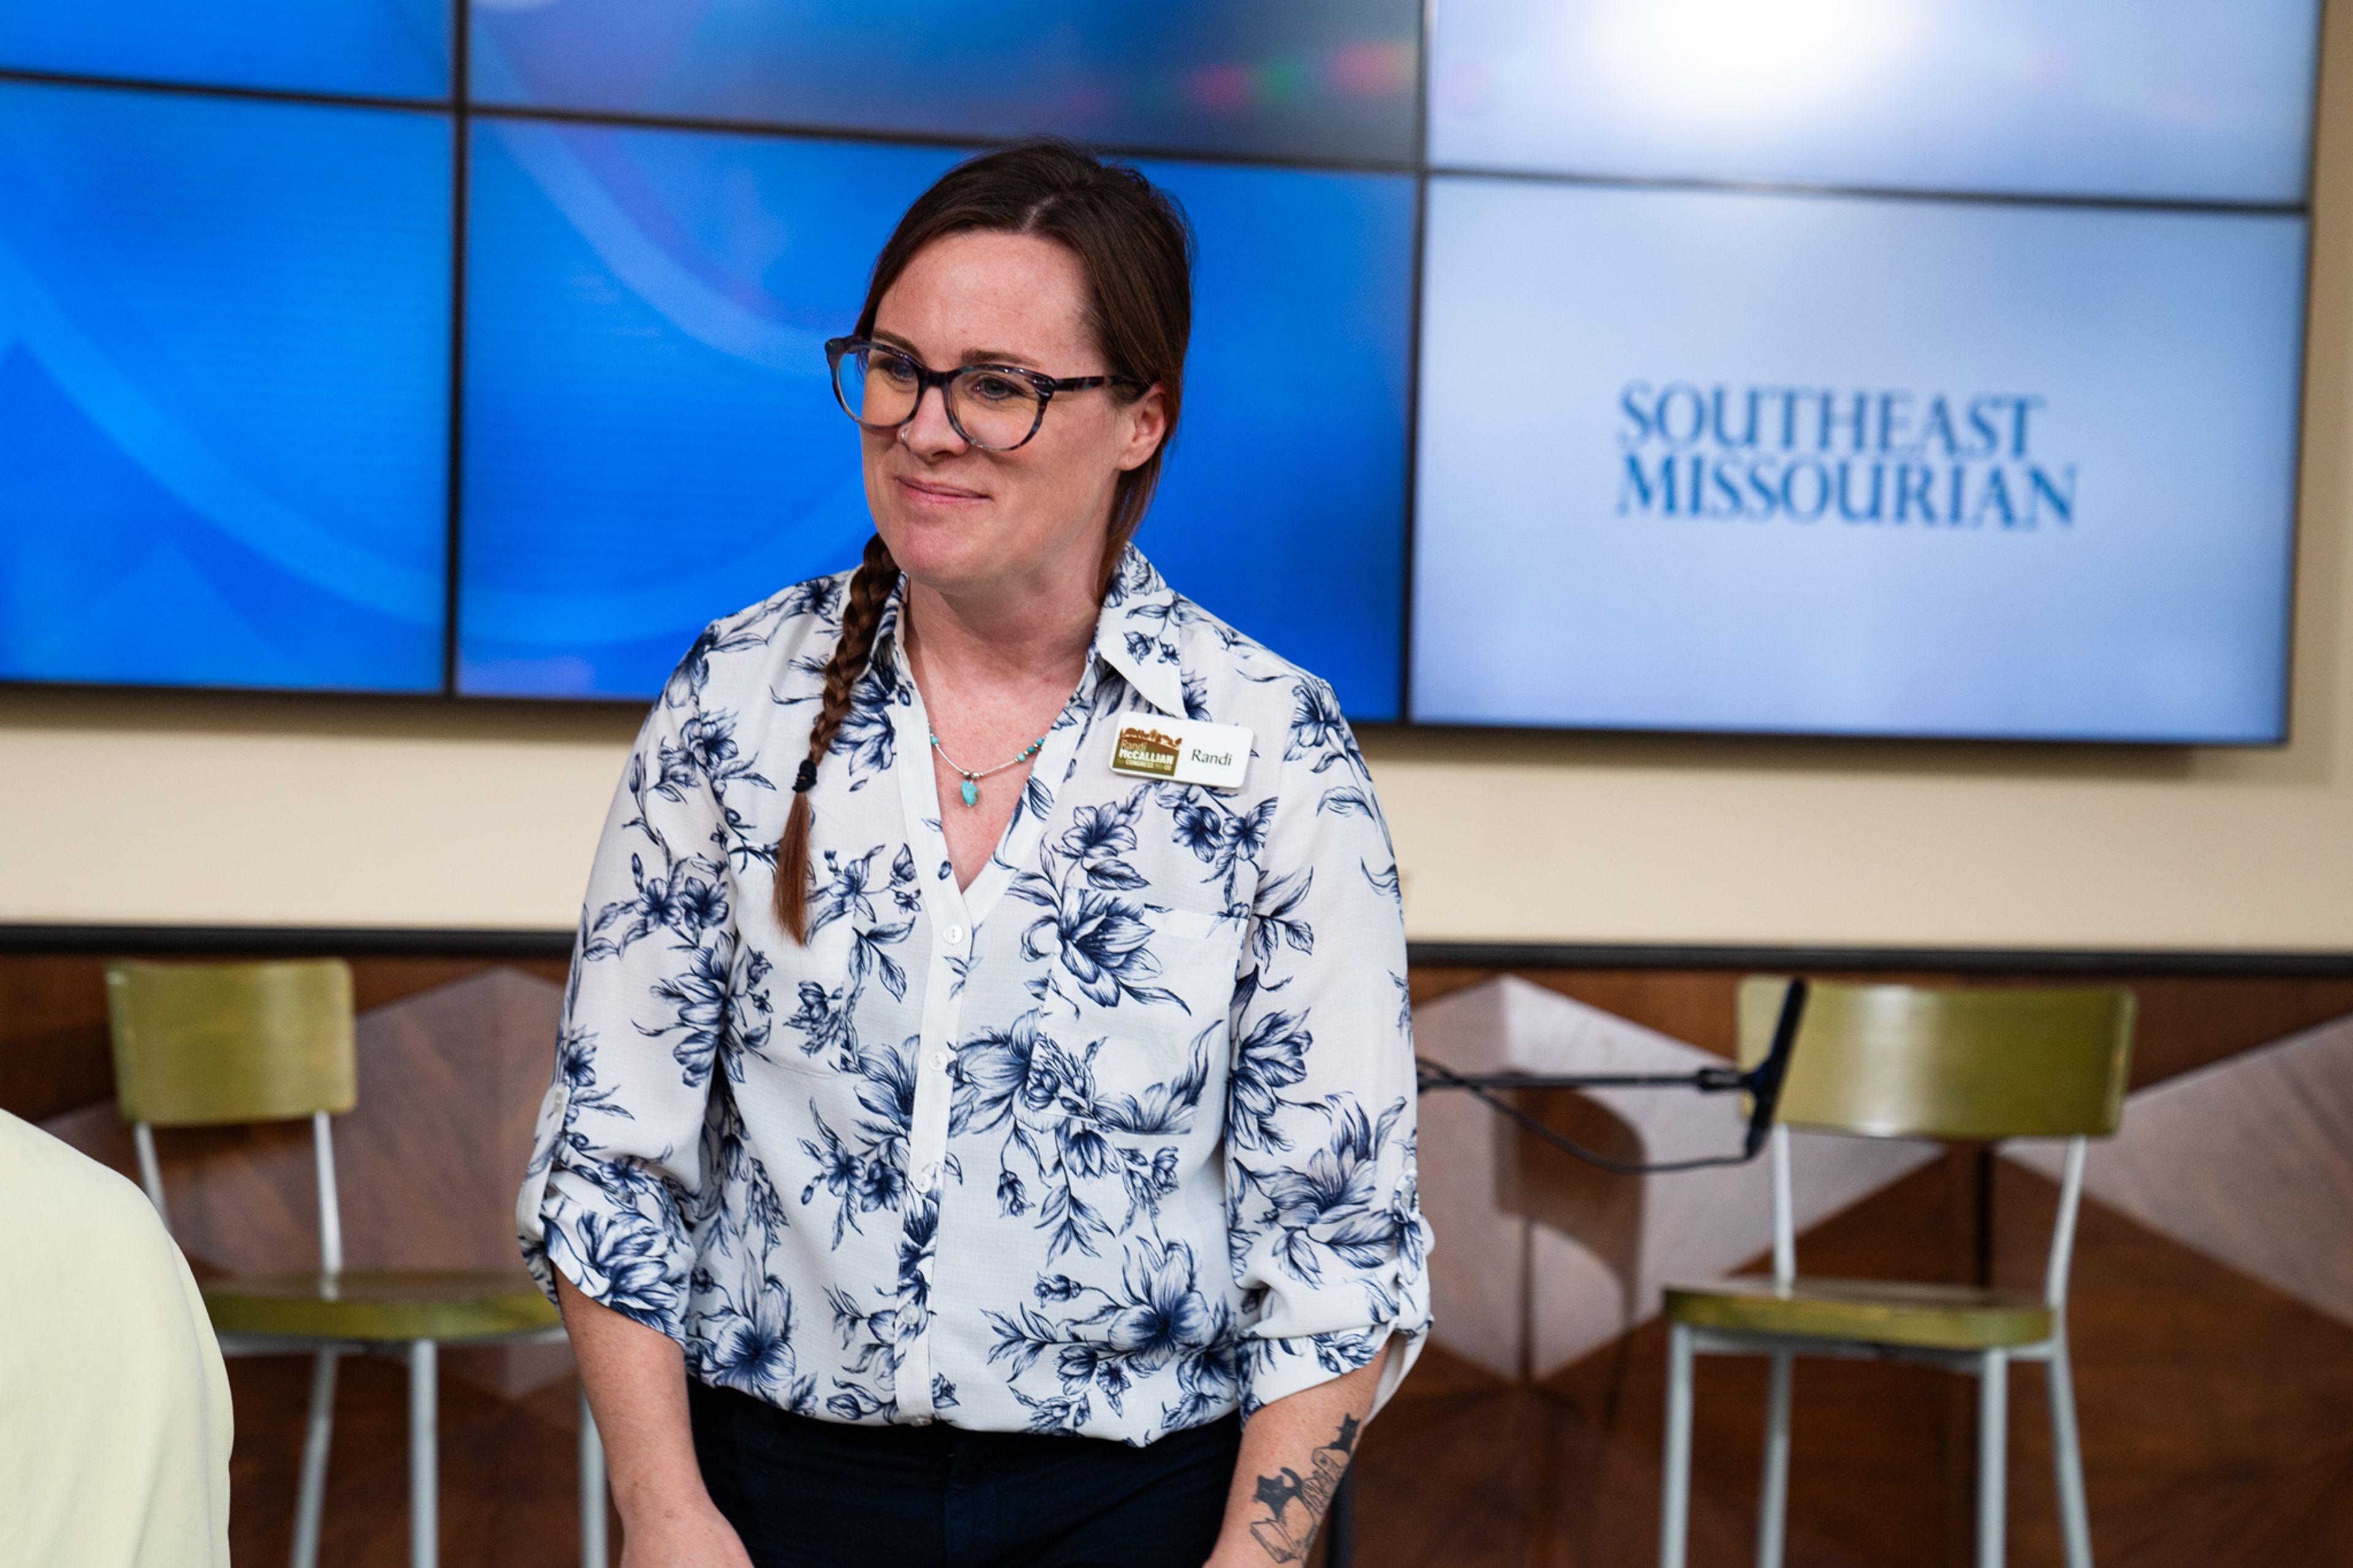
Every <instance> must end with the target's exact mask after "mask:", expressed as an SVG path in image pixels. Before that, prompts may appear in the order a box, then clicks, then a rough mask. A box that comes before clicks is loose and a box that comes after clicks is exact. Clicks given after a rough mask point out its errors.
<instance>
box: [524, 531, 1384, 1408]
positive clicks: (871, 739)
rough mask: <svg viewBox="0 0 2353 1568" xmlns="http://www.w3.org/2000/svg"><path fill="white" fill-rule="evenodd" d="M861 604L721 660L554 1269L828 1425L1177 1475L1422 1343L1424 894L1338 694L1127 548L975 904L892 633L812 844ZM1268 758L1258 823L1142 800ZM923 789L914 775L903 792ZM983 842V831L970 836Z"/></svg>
mask: <svg viewBox="0 0 2353 1568" xmlns="http://www.w3.org/2000/svg"><path fill="white" fill-rule="evenodd" d="M845 581H846V579H845V578H841V577H832V578H825V579H821V580H819V581H817V582H813V583H805V584H798V585H797V586H795V587H793V588H789V589H787V590H786V591H785V592H784V593H782V594H779V595H776V597H774V598H772V599H770V600H768V601H766V602H765V603H764V604H761V605H754V607H752V608H751V609H749V610H746V611H744V612H743V613H742V614H740V615H737V616H730V617H728V618H726V619H725V620H723V621H720V622H718V623H716V624H714V625H713V626H711V627H710V628H709V629H708V630H706V631H705V632H704V633H703V634H702V636H701V637H698V638H697V639H696V641H695V643H694V646H693V647H691V648H690V649H689V650H688V652H687V655H686V657H685V658H684V659H683V660H681V663H680V665H679V667H678V669H677V671H676V672H675V673H674V674H673V675H672V676H671V678H670V681H669V682H668V684H667V685H666V687H665V688H664V690H663V693H662V696H661V699H660V700H659V702H657V703H656V705H655V707H654V709H653V711H652V713H651V714H650V715H649V718H648V720H647V721H646V725H645V728H644V731H643V732H642V733H641V734H640V736H639V738H638V744H637V746H636V748H635V751H634V752H633V753H632V755H631V758H630V761H629V763H628V767H627V769H626V770H625V772H624V773H623V777H622V780H621V786H620V788H619V790H618V792H617V794H616V796H615V799H614V805H613V811H612V814H611V816H609V817H608V819H607V826H606V829H605V835H604V838H603V841H602V844H601V846H600V847H599V849H598V853H597V858H596V866H595V868H594V872H593V874H592V876H591V879H590V886H589V894H588V899H587V900H586V909H585V910H584V911H583V914H582V920H581V928H580V933H579V937H578V940H577V942H576V944H575V951H574V960H573V969H572V975H571V981H570V984H569V985H568V987H567V990H566V994H565V1013H564V1021H563V1026H562V1031H561V1033H560V1035H559V1037H558V1039H557V1043H556V1052H555V1071H554V1077H553V1079H552V1082H551V1084H550V1086H549V1089H548V1093H547V1099H546V1101H545V1103H544V1105H543V1108H542V1111H541V1116H540V1122H539V1130H538V1138H537V1142H536V1145H535V1148H534V1151H533V1156H532V1162H531V1165H530V1168H529V1171H528V1173H527V1174H526V1177H525V1180H524V1184H523V1188H522V1194H521V1196H520V1201H519V1205H518V1215H517V1217H518V1222H519V1225H520V1228H521V1232H522V1246H523V1255H524V1258H525V1259H526V1261H527V1262H528V1263H529V1264H530V1266H531V1268H532V1269H533V1273H534V1275H535V1276H536V1277H537V1278H538V1279H539V1281H540V1283H541V1285H542V1286H543V1288H552V1287H553V1284H554V1275H555V1274H556V1273H558V1272H560V1273H562V1274H564V1275H565V1277H567V1278H569V1279H571V1280H573V1282H574V1283H575V1284H576V1285H578V1286H579V1288H580V1289H582V1290H583V1291H584V1292H586V1294H588V1295H589V1296H591V1297H593V1298H595V1299H596V1300H599V1301H602V1302H604V1303H605V1304H607V1306H610V1307H612V1308H613V1309H615V1310H617V1311H620V1312H623V1313H626V1314H627V1315H628V1316H629V1317H631V1318H634V1319H636V1320H637V1321H639V1322H642V1323H645V1324H648V1325H649V1326H650V1327H652V1328H654V1329H657V1330H659V1331H661V1332H662V1333H664V1334H667V1335H669V1336H670V1338H671V1339H673V1340H675V1341H677V1342H679V1344H681V1346H682V1347H683V1348H684V1350H685V1352H686V1357H687V1364H688V1366H689V1368H690V1370H691V1372H692V1373H693V1375H695V1376H697V1377H700V1378H702V1379H703V1380H704V1381H705V1382H707V1383H711V1384H717V1385H720V1386H723V1387H729V1388H735V1389H741V1390H743V1391H744V1392H746V1393H750V1394H754V1395H756V1396H758V1397H760V1398H763V1399H765V1400H767V1401H769V1402H770V1403H772V1404H774V1405H777V1406H779V1407H781V1408H784V1409H786V1410H792V1411H797V1412H799V1413H802V1414H805V1415H814V1416H818V1417H819V1418H822V1419H828V1420H836V1421H846V1422H870V1423H871V1422H901V1421H925V1420H934V1419H940V1420H948V1421H953V1422H955V1423H957V1424H959V1425H962V1426H971V1427H976V1428H981V1429H988V1430H999V1431H1020V1430H1029V1431H1037V1432H1060V1433H1078V1434H1082V1435H1086V1436H1098V1437H1107V1438H1113V1439H1116V1440H1121V1441H1124V1442H1129V1443H1136V1444H1142V1443H1149V1442H1151V1441H1153V1440H1155V1438H1157V1437H1159V1436H1164V1435H1166V1433H1169V1432H1172V1431H1177V1430H1181V1429H1183V1428H1186V1427H1189V1426H1198V1425H1199V1424H1201V1423H1203V1422H1207V1421H1210V1420H1214V1419H1216V1418H1217V1417H1219V1416H1220V1415H1224V1414H1226V1413H1227V1412H1229V1411H1231V1410H1234V1409H1236V1408H1240V1409H1242V1410H1244V1411H1246V1412H1247V1411H1249V1410H1252V1409H1255V1408H1257V1407H1258V1406H1259V1405H1263V1404H1264V1403H1266V1402H1267V1401H1269V1400H1272V1399H1279V1398H1281V1397H1282V1396H1283V1395H1285V1394H1292V1393H1295V1392H1297V1391H1299V1390H1301V1389H1304V1388H1308V1387H1312V1386H1314V1385H1315V1384H1319V1383H1322V1382H1324V1381H1326V1380H1327V1379H1330V1378H1333V1377H1336V1376H1339V1375H1341V1374H1342V1373H1346V1372H1348V1371H1350V1370H1352V1369H1354V1368H1356V1367H1359V1366H1362V1365H1364V1364H1366V1363H1367V1362H1369V1361H1370V1360H1372V1359H1373V1358H1374V1357H1375V1356H1377V1355H1378V1354H1379V1353H1380V1352H1382V1350H1383V1349H1384V1347H1385V1346H1387V1345H1388V1343H1389V1342H1391V1341H1392V1340H1396V1341H1398V1342H1400V1343H1401V1344H1402V1347H1403V1353H1401V1354H1398V1355H1396V1356H1393V1357H1391V1358H1390V1360H1389V1363H1388V1374H1387V1376H1386V1377H1385V1379H1384V1382H1385V1384H1386V1386H1385V1387H1384V1388H1383V1390H1382V1397H1384V1398H1386V1396H1387V1393H1388V1388H1389V1387H1393V1386H1394V1385H1395V1382H1396V1380H1397V1379H1398V1377H1401V1376H1402V1375H1403V1373H1404V1369H1405V1367H1406V1365H1407V1364H1408V1363H1409V1362H1410V1360H1411V1358H1412V1355H1413V1353H1414V1352H1415V1351H1416V1350H1417V1349H1418V1347H1419V1342H1420V1340H1421V1338H1422V1335H1423V1333H1424V1331H1425V1330H1426V1329H1427V1326H1428V1323H1429V1314H1430V1304H1429V1285H1428V1280H1427V1276H1426V1273H1425V1269H1424V1258H1425V1257H1426V1255H1427V1251H1428V1247H1429V1232H1428V1228H1427V1226H1425V1225H1424V1223H1423V1221H1422V1217H1421V1213H1420V1209H1419V1203H1418V1200H1417V1196H1416V1188H1415V1177H1414V1101H1413V1069H1412V1046H1411V1038H1410V1027H1411V1025H1410V1019H1409V1014H1408V1010H1407V1007H1406V991H1405V942H1404V930H1403V922H1402V919H1401V916H1400V914H1399V910H1398V877H1397V860H1396V856H1395V854H1394V853H1393V852H1392V850H1391V848H1390V846H1389V842H1388V832H1387V829H1386V827H1385V826H1383V824H1382V821H1381V816H1380V811H1379V806H1378V805H1377V802H1376V800H1375V798H1374V795H1373V792H1372V787H1371V779H1370V775H1369V773H1368V772H1367V771H1366V767H1365V763H1364V759H1363V757H1362V755H1361V754H1360V753H1359V752H1357V750H1356V742H1355V740H1354V738H1353V737H1352V736H1351V735H1350V734H1349V732H1348V729H1347V726H1346V724H1345V721H1342V719H1341V717H1340V713H1339V708H1338V704H1337V703H1336V701H1335V700H1334V698H1333V696H1332V693H1331V690H1330V689H1329V688H1327V687H1325V686H1324V684H1323V683H1322V682H1320V681H1318V680H1316V679H1314V678H1313V677H1312V676H1309V675H1306V674H1304V673H1303V672H1302V671H1300V670H1298V669H1297V668H1293V666H1291V665H1289V664H1286V663H1284V662H1283V661H1282V659H1280V658H1276V657H1275V656H1274V655H1272V654H1271V653H1269V652H1268V651H1267V650H1266V649H1264V648H1262V647H1259V646H1258V645H1257V644H1256V643H1254V642H1252V641H1251V640H1250V639H1249V638H1248V637H1243V636H1242V635H1240V633H1238V632H1236V631H1234V630H1233V629H1232V628H1230V627H1229V626H1225V625H1223V624H1222V623H1220V622H1219V621H1218V620H1217V619H1216V618H1215V617H1214V616H1210V615H1208V613H1207V612H1205V611H1203V610H1202V609H1200V608H1199V607H1198V605H1193V604H1191V603H1190V602H1189V601H1187V600H1186V599H1184V598H1183V597H1181V596H1180V595H1176V593H1174V592H1173V591H1171V590H1170V589H1169V588H1168V587H1167V586H1166V584H1163V583H1162V582H1161V581H1160V579H1159V577H1158V576H1157V574H1155V573H1154V572H1153V570H1152V568H1151V567H1150V565H1149V564H1147V563H1145V560H1144V558H1143V557H1142V556H1141V555H1139V554H1137V553H1136V552H1134V551H1130V552H1128V554H1127V556H1126V558H1125V560H1124V562H1123V563H1122V566H1121V570H1120V572H1119V574H1118V576H1117V579H1116V581H1115V582H1114V584H1113V588H1112V590H1111V592H1110V593H1109V595H1107V596H1106V598H1105V601H1104V605H1103V616H1102V620H1101V622H1100V624H1099V626H1098V628H1097V632H1096V638H1095V645H1094V655H1093V658H1092V659H1091V660H1090V661H1089V664H1088V667H1087V669H1086V673H1085V675H1084V678H1083V679H1082V682H1081V684H1080V687H1079V689H1078V690H1077V691H1076V692H1075V693H1074V694H1073V695H1072V697H1071V702H1070V705H1069V706H1068V708H1066V709H1065V710H1064V711H1063V713H1062V714H1061V716H1060V718H1059V719H1058V720H1057V721H1055V723H1054V725H1053V727H1052V729H1051V730H1050V732H1049V734H1048V736H1047V739H1046V744H1045V746H1044V747H1043V749H1042V750H1041V751H1040V752H1039V755H1038V758H1037V761H1036V763H1035V767H1034V770H1033V773H1032V776H1031V777H1030V779H1029V783H1028V784H1027V786H1026V787H1025V788H1024V790H1023V792H1022V794H1021V795H1020V797H1019V799H1018V802H1017V803H1016V809H1015V811H1014V815H1013V820H1012V823H1011V825H1010V826H1008V828H1007V830H1006V837H1005V840H1004V842H1003V843H1002V844H1000V845H999V846H998V847H997V851H996V853H995V855H994V856H993V857H992V858H990V860H989V861H988V862H987V865H986V867H985V868H983V869H982V871H981V873H980V874H979V875H978V876H977V877H976V879H974V881H973V883H972V885H971V886H970V887H969V888H958V887H957V886H956V883H955V877H954V875H953V873H952V871H951V869H950V867H949V863H948V857H947V848H946V843H945V839H944V836H943V834H942V832H941V827H940V822H941V811H942V806H941V802H940V800H939V798H938V796H937V793H936V791H935V790H934V784H933V774H932V771H931V767H930V755H929V747H928V744H927V742H926V739H925V735H926V730H927V728H928V721H927V720H926V718H925V716H924V713H923V699H922V695H921V693H920V692H918V691H917V690H916V689H915V687H914V684H913V681H912V680H911V679H908V678H907V676H906V674H905V666H904V663H903V659H902V652H901V647H900V643H899V638H898V636H897V627H898V616H899V607H898V600H897V599H896V597H895V596H894V597H893V598H892V601H891V602H890V603H889V604H888V605H886V606H885V608H884V610H883V613H882V619H881V626H880V627H879V629H878V631H877V634H876V637H875V644H874V655H873V659H872V663H871V668H870V669H869V671H868V672H867V674H866V675H865V676H864V677H863V678H862V679H860V681H859V683H858V685H857V688H856V695H855V701H854V706H853V709H852V710H851V712H850V714H849V719H848V720H847V721H845V722H844V724H843V725H842V728H841V732H840V735H839V738H838V739H837V740H836V742H835V743H834V748H833V751H832V752H831V754H830V756H829V757H828V762H827V764H826V766H825V767H824V768H823V769H821V770H820V772H819V777H818V784H817V787H816V789H815V790H814V792H813V793H812V794H811V796H810V803H811V806H812V810H813V818H812V829H811V851H812V853H811V876H810V889H809V903H808V907H809V911H810V915H809V925H810V931H809V939H808V942H807V944H806V945H802V944H799V943H796V942H792V941H791V940H789V939H788V938H786V936H785V935H784V934H783V932H782V931H780V930H779V929H778V927H777V926H776V921H775V919H774V917H773V915H772V914H771V913H770V912H769V911H770V908H771V898H772V894H773V890H774V889H773V878H774V876H775V869H776V856H775V849H774V845H775V842H776V837H777V836H778V834H779V833H780V831H781V829H782V826H783V821H784V816H785V812H786V808H787V807H788V805H789V804H790V800H791V797H790V795H789V794H787V793H786V792H784V791H780V790H779V789H777V787H776V784H775V782H774V781H775V780H776V779H777V778H787V779H788V778H790V776H791V775H792V773H794V772H795V771H796V769H797V766H798V763H799V758H800V756H801V754H802V752H804V751H805V750H806V748H807V735H808V724H809V721H810V719H811V717H812V715H813V714H814V712H815V710H816V707H817V699H818V694H819V690H820V687H821V682H822V673H821V672H822V670H823V668H824V666H825V662H826V659H827V658H828V655H829V654H830V653H831V652H832V649H833V646H834V643H835V642H836V640H837V639H838V638H839V634H840V623H839V616H840V613H841V607H842V605H843V603H844V599H845V594H844V584H845ZM1164 716H1165V717H1167V718H1192V719H1207V720H1208V721H1213V722H1218V723H1225V724H1236V725H1241V726H1244V727H1246V728H1248V729H1249V730H1250V732H1251V735H1252V748H1251V758H1250V766H1249V770H1248V773H1247V774H1246V777H1245V779H1244V782H1243V784H1242V786H1241V787H1240V789H1239V790H1237V791H1235V792H1233V793H1230V794H1225V793H1219V792H1215V791H1211V790H1208V789H1206V788H1203V787H1200V786H1197V785H1191V784H1173V783H1168V782H1165V781H1155V780H1144V779H1136V778H1132V777H1128V776H1125V775H1123V774H1118V773H1113V772H1112V771H1111V769H1110V766H1109V763H1110V756H1111V751H1112V744H1113V735H1114V731H1116V729H1117V728H1118V727H1119V725H1120V724H1121V722H1122V721H1124V720H1125V719H1127V718H1130V717H1140V718H1144V719H1147V720H1148V719H1152V718H1158V717H1164ZM911 764H912V765H911ZM949 809H960V807H958V806H956V805H950V807H949Z"/></svg>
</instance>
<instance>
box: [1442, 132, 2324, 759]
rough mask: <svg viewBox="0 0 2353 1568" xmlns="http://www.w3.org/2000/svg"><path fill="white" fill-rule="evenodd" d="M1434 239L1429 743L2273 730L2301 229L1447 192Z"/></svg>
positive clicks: (1881, 204)
mask: <svg viewBox="0 0 2353 1568" xmlns="http://www.w3.org/2000/svg"><path fill="white" fill-rule="evenodd" d="M1429 236H1430V239H1429V255H1428V261H1427V269H1426V271H1425V274H1424V279H1425V289H1426V294H1425V301H1424V317H1423V329H1422V331H1423V338H1422V344H1423V350H1422V372H1421V383H1420V392H1421V422H1420V431H1421V437H1422V442H1423V446H1422V452H1421V462H1420V467H1419V471H1418V476H1417V478H1418V484H1419V492H1420V493H1419V510H1418V513H1417V525H1416V533H1415V541H1416V576H1415V628H1416V629H1415V638H1414V648H1415V658H1414V667H1415V668H1414V674H1413V690H1414V715H1415V717H1416V718H1419V719H1423V720H1430V721H1443V722H1459V723H1482V724H1483V723H1492V724H1537V725H1572V726H1596V727H1626V728H1664V729H1687V730H1750V731H1810V732H1822V733H1868V734H1910V735H1950V736H1993V735H2001V736H2018V737H2031V738H2040V739H2052V740H2058V739H2086V740H2108V741H2165V742H2265V741H2273V740H2276V739H2278V738H2279V737H2280V735H2281V733H2282V725H2283V721H2284V712H2283V700H2284V689H2285V684H2284V678H2285V659H2286V610H2287V603H2288V589H2289V580H2290V568H2291V558H2292V553H2293V548H2292V547H2293V529H2294V505H2295V451H2296V426H2297V398H2298V385H2297V381H2298V376H2297V367H2298V348H2299V344H2300V341H2301V336H2302V331H2303V300H2304V255H2305V241H2306V220H2305V219H2304V218H2303V217H2301V216H2271V215H2261V214H2246V213H2213V212H2189V211H2164V210H2133V209H2109V208H2086V207H2066V206H2052V205H1972V204H1957V203H1939V202H1916V201H1899V200H1889V199H1881V198H1867V197H1862V198H1858V197H1830V196H1794V195H1753V194H1745V193H1735V192H1721V191H1701V192H1681V191H1659V190H1622V189H1611V188H1608V187H1595V186H1580V185H1570V184H1551V183H1545V182H1531V181H1525V180H1486V179H1468V178H1442V179H1439V180H1437V181H1434V182H1433V184H1432V186H1431V190H1430V210H1429ZM1539 370H1540V371H1541V374H1537V373H1538V371H1539Z"/></svg>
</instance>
